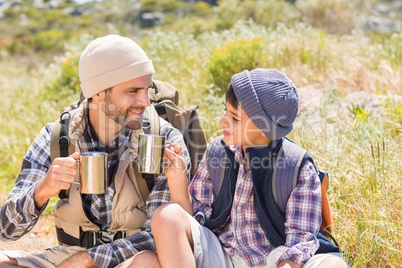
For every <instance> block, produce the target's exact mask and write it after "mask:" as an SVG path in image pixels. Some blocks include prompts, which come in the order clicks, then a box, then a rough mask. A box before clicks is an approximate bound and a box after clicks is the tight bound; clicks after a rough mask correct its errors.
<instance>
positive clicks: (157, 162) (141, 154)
mask: <svg viewBox="0 0 402 268" xmlns="http://www.w3.org/2000/svg"><path fill="white" fill-rule="evenodd" d="M165 139H166V138H165V136H159V135H150V134H140V139H139V142H138V158H137V167H138V171H139V172H140V173H148V174H158V173H162V169H163V154H164V152H165Z"/></svg>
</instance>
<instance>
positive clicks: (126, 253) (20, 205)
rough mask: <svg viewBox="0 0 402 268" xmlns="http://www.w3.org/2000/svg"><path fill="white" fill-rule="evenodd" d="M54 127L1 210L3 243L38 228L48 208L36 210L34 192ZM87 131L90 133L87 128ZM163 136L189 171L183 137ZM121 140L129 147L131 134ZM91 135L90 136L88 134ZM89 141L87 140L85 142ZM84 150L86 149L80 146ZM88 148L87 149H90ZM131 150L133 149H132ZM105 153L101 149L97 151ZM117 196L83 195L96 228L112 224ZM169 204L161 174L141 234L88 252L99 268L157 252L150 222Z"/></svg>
mask: <svg viewBox="0 0 402 268" xmlns="http://www.w3.org/2000/svg"><path fill="white" fill-rule="evenodd" d="M52 126H53V124H52V123H50V124H48V125H46V126H45V127H44V128H43V129H42V130H41V131H40V133H39V135H38V136H37V137H36V139H35V140H34V142H33V143H32V145H31V147H30V148H29V150H28V152H27V154H26V155H25V156H24V159H23V163H22V168H21V172H20V173H19V175H18V177H17V178H16V180H15V183H14V187H13V189H12V190H11V192H10V194H9V196H8V198H7V201H6V202H5V204H3V205H2V206H1V207H0V217H1V218H0V239H1V240H2V241H10V240H11V241H14V240H17V239H19V238H20V237H22V236H23V235H24V234H26V233H27V232H29V231H30V230H31V229H32V228H33V227H34V226H35V224H36V222H37V221H38V219H39V216H40V215H41V213H42V212H43V211H44V210H45V208H46V206H47V204H46V205H44V206H43V208H42V209H41V210H37V209H36V207H35V203H34V190H35V186H36V183H37V181H38V180H39V179H41V178H42V177H44V176H45V175H46V172H47V171H48V169H49V167H50V166H51V159H50V140H51V136H52ZM86 131H90V130H89V129H88V128H87V129H86ZM160 132H161V135H165V136H166V137H167V138H166V140H167V141H168V142H171V143H180V145H181V146H182V147H183V153H184V156H185V159H186V162H187V166H188V170H190V161H189V159H190V158H189V155H188V152H187V150H186V147H185V145H184V141H183V138H182V135H181V133H180V132H179V131H178V130H177V129H174V128H172V127H169V126H168V127H162V128H161V130H160ZM123 133H124V135H120V137H119V138H118V139H119V140H120V144H123V145H122V146H126V147H129V146H131V143H130V142H129V137H130V135H131V131H126V132H123ZM87 134H88V133H87ZM86 140H87V139H86ZM81 146H84V145H81ZM86 146H89V147H92V148H97V146H99V144H94V143H93V141H88V140H87V143H86ZM89 147H88V148H89ZM131 147H132V146H131ZM97 149H102V148H97ZM115 161H116V160H115V158H114V157H112V159H109V161H108V167H110V166H111V165H112V166H113V165H115V164H116V163H115ZM113 195H114V184H113V183H111V184H110V187H109V189H108V191H107V193H105V194H104V195H84V198H83V204H84V207H85V211H86V213H87V214H90V215H91V217H90V219H91V220H92V221H94V222H96V224H98V225H100V226H103V228H107V226H109V225H110V223H111V221H112V206H113V204H112V200H113ZM168 202H170V193H169V190H168V186H167V179H166V176H165V175H164V174H160V175H158V176H157V178H156V179H155V184H154V188H153V190H152V192H151V193H150V195H149V197H148V199H147V202H146V209H147V211H146V212H147V218H148V220H147V221H146V222H145V223H144V225H143V226H142V227H141V232H139V233H137V234H135V235H133V236H130V237H126V238H123V239H119V240H116V241H114V242H113V243H109V244H104V245H101V246H97V247H93V248H91V249H88V250H87V252H88V253H89V254H90V255H91V257H92V258H93V259H94V260H95V262H96V263H97V265H98V266H99V267H114V266H116V265H117V264H119V263H121V262H123V261H125V260H127V259H128V258H130V257H132V256H134V255H135V254H136V253H137V252H139V251H141V250H153V251H155V250H156V247H155V243H154V238H153V236H152V233H151V225H150V219H151V217H152V214H153V212H154V211H155V209H156V208H157V207H159V206H160V205H162V204H165V203H168Z"/></svg>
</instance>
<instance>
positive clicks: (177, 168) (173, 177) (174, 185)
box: [163, 144, 193, 215]
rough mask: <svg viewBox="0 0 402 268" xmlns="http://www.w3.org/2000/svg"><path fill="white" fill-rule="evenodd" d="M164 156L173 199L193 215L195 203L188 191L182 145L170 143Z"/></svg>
mask: <svg viewBox="0 0 402 268" xmlns="http://www.w3.org/2000/svg"><path fill="white" fill-rule="evenodd" d="M164 157H165V159H164V169H163V171H164V173H165V174H166V177H167V180H168V185H169V190H170V197H171V201H172V202H173V203H177V204H179V205H180V206H181V207H182V208H183V209H184V210H185V211H186V212H187V213H188V214H190V215H193V204H192V202H191V197H190V194H189V192H188V178H187V167H186V162H185V160H184V158H183V152H182V148H181V146H180V145H179V144H168V145H167V146H166V149H165V156H164Z"/></svg>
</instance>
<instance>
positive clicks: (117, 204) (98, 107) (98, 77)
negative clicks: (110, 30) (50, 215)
mask: <svg viewBox="0 0 402 268" xmlns="http://www.w3.org/2000/svg"><path fill="white" fill-rule="evenodd" d="M154 72H155V71H154V68H153V65H152V62H151V61H150V60H149V59H148V57H147V55H146V54H145V52H144V51H143V50H142V49H141V48H140V47H139V46H138V45H137V44H136V43H135V42H134V41H132V40H131V39H129V38H125V37H121V36H117V35H108V36H104V37H101V38H97V39H95V40H94V41H92V42H91V43H90V44H89V45H88V46H87V48H86V49H85V50H84V52H83V53H82V55H81V58H80V62H79V76H80V80H81V87H82V91H83V94H84V97H85V100H84V101H83V103H82V104H81V105H80V106H79V107H78V108H77V109H74V110H72V111H71V112H70V115H71V118H70V120H69V133H68V135H69V139H70V142H71V143H73V144H76V145H77V146H76V148H75V149H76V152H75V153H73V154H71V155H70V156H69V157H59V158H56V159H54V160H53V162H52V161H51V156H50V152H51V146H50V144H51V138H52V129H53V125H54V124H48V125H46V126H45V127H44V128H43V129H42V130H41V132H40V133H39V135H38V136H37V138H36V139H35V141H34V142H33V144H32V145H31V147H30V149H29V150H28V153H27V154H26V155H25V157H24V159H23V164H22V168H21V172H20V174H19V175H18V177H17V179H16V181H15V184H14V187H13V189H12V191H11V193H10V195H9V197H8V199H7V201H6V203H5V204H4V205H3V206H2V207H1V208H0V217H1V220H0V221H1V223H0V239H2V240H4V241H7V240H17V239H18V238H20V237H22V236H23V235H24V234H26V233H27V232H29V231H30V230H31V229H32V228H33V226H34V225H35V223H36V222H37V221H38V219H39V217H40V215H41V213H42V212H43V211H44V209H45V208H46V206H47V204H48V201H49V198H51V197H53V196H56V195H57V194H59V192H60V191H62V190H68V194H67V196H66V198H62V199H60V200H59V201H58V202H57V204H56V207H55V210H54V217H55V225H56V231H57V237H58V240H59V243H60V244H61V246H57V247H54V248H52V249H47V250H46V251H45V252H44V253H43V254H39V255H32V254H27V253H24V252H21V251H5V252H0V267H1V266H2V265H3V266H6V265H18V266H24V267H55V266H58V265H61V266H63V267H96V266H99V267H114V266H116V265H118V264H120V263H122V262H124V260H126V259H128V258H131V257H132V256H137V255H136V254H137V253H138V252H140V251H143V250H155V245H154V240H153V236H152V233H151V231H150V218H151V216H152V214H153V211H154V210H155V209H156V208H157V207H158V206H160V205H162V204H164V203H167V202H169V201H170V194H169V191H168V188H167V182H166V177H165V175H164V174H158V176H157V177H156V179H155V182H154V186H153V188H152V191H151V193H150V194H149V196H148V197H147V196H146V194H145V195H144V190H143V189H144V185H145V187H146V182H145V180H144V179H142V177H141V175H140V174H139V173H138V172H137V170H136V168H135V163H134V162H135V159H136V158H137V151H138V149H137V147H138V138H139V134H140V133H141V132H143V131H142V118H143V114H144V111H145V108H146V107H147V106H149V105H150V101H149V97H148V88H149V87H150V86H151V84H152V75H153V74H154ZM53 134H55V133H53ZM160 134H161V135H164V136H166V140H167V142H170V143H173V144H174V143H180V144H181V146H182V148H184V155H185V158H186V162H187V164H188V165H190V164H189V163H190V160H189V156H188V152H187V151H186V149H185V148H186V147H185V146H184V141H183V138H182V136H181V134H180V132H179V131H178V130H177V129H174V128H173V127H172V126H171V125H169V124H167V123H166V122H162V123H161V128H160ZM85 151H103V152H106V153H108V184H109V187H108V189H107V191H106V192H105V193H104V194H92V195H91V194H81V193H80V192H79V188H78V185H77V184H72V183H73V182H74V179H75V176H76V173H77V169H76V168H77V161H76V160H77V159H79V157H80V155H79V153H78V152H85ZM141 189H142V190H141ZM146 254H147V251H145V252H144V254H138V256H139V257H140V256H146ZM135 259H136V257H134V259H132V260H130V262H131V263H135ZM143 259H144V258H143ZM145 259H146V258H145Z"/></svg>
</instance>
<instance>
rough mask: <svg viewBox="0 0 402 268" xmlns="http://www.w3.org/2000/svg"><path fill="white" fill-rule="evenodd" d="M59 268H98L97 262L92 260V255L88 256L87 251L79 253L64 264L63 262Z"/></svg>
mask: <svg viewBox="0 0 402 268" xmlns="http://www.w3.org/2000/svg"><path fill="white" fill-rule="evenodd" d="M57 267H58V268H71V267H74V268H84V267H86V268H96V267H98V265H96V262H95V261H94V259H92V257H91V255H89V254H88V252H86V251H82V252H79V253H76V254H74V255H73V256H71V257H70V258H68V259H67V260H65V261H64V262H62V263H61V264H60V265H59V266H57Z"/></svg>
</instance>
